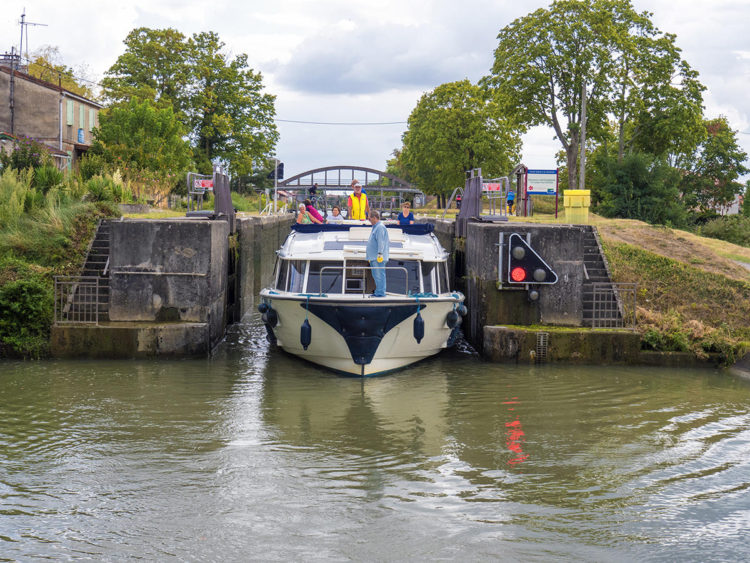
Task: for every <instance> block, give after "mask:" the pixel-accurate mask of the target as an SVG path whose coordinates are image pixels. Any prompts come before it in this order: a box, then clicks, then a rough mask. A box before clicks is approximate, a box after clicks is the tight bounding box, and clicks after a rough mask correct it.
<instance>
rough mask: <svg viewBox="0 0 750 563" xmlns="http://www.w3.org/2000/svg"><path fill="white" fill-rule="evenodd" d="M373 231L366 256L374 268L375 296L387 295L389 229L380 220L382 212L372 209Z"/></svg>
mask: <svg viewBox="0 0 750 563" xmlns="http://www.w3.org/2000/svg"><path fill="white" fill-rule="evenodd" d="M370 223H371V224H372V232H370V238H369V239H368V240H367V251H366V254H365V257H366V258H367V261H368V262H369V263H370V267H371V268H372V279H373V280H375V293H373V294H372V296H373V297H385V266H386V264H388V243H389V240H388V229H386V228H385V224H384V223H382V222H381V221H380V213H378V212H377V211H376V210H375V209H370Z"/></svg>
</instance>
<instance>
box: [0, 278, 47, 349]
mask: <svg viewBox="0 0 750 563" xmlns="http://www.w3.org/2000/svg"><path fill="white" fill-rule="evenodd" d="M52 312H53V300H52V290H51V288H50V286H49V285H47V284H44V283H43V282H41V281H40V280H36V279H28V280H26V279H25V280H17V281H13V282H10V283H8V284H6V285H4V286H2V287H0V344H2V346H3V347H4V348H6V349H7V350H9V351H10V352H12V353H13V354H14V355H18V356H24V357H34V358H38V357H40V356H42V355H44V354H45V352H46V350H47V346H48V339H49V330H50V325H51V323H52Z"/></svg>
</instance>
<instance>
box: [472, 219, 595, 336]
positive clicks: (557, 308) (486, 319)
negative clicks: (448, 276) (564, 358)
mask: <svg viewBox="0 0 750 563" xmlns="http://www.w3.org/2000/svg"><path fill="white" fill-rule="evenodd" d="M587 228H588V227H585V226H578V225H531V224H519V223H481V222H473V223H469V224H468V225H467V235H466V239H465V241H464V245H463V254H464V256H463V258H462V260H463V262H464V264H465V266H464V279H463V286H464V287H465V293H466V300H467V307H468V309H469V314H468V316H467V318H466V320H465V322H464V333H465V334H466V336H467V338H468V339H469V341H470V342H472V344H474V345H475V346H476V347H478V348H480V349H481V348H482V347H483V346H484V332H483V331H484V327H485V326H488V325H490V326H491V325H499V324H503V325H505V324H510V325H534V324H545V325H559V326H581V324H582V321H583V300H582V288H583V281H584V270H583V239H584V232H585V229H587ZM501 233H502V235H503V238H504V240H505V241H507V239H508V237H509V236H510V235H511V234H512V233H518V234H520V235H521V236H522V237H524V239H526V237H527V235H530V239H531V247H532V248H533V249H534V250H535V251H536V252H537V254H539V255H540V256H541V257H542V258H543V259H544V261H545V262H547V264H549V266H550V267H551V268H552V269H553V270H554V271H555V273H557V276H558V282H557V283H556V284H554V285H537V286H535V287H536V288H537V289H538V290H539V294H540V297H539V300H538V301H536V302H532V301H530V300H529V298H528V292H527V290H526V289H525V287H520V288H518V289H516V288H509V287H508V285H507V284H505V285H504V286H503V289H498V249H499V248H500V246H499V243H500V234H501ZM460 253H461V252H460V250H458V251H457V254H460ZM503 258H504V260H503V268H506V267H507V259H506V258H505V256H504V257H503ZM457 260H461V258H457Z"/></svg>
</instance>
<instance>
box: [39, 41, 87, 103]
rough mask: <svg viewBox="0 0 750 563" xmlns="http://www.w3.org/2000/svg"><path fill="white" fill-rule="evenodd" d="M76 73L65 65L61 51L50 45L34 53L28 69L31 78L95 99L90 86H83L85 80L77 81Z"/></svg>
mask: <svg viewBox="0 0 750 563" xmlns="http://www.w3.org/2000/svg"><path fill="white" fill-rule="evenodd" d="M74 72H75V71H74V70H73V69H72V68H70V67H68V66H66V65H65V64H63V62H62V56H61V55H60V49H59V48H58V47H52V46H49V45H47V46H44V47H42V48H41V49H38V50H37V51H35V52H34V54H33V55H32V59H31V62H30V63H29V69H28V73H29V75H30V76H34V77H35V78H39V79H40V80H44V81H45V82H50V83H52V84H58V85H60V86H62V87H63V88H65V89H66V90H69V91H71V92H73V93H74V94H78V95H79V96H83V97H84V98H88V99H94V92H93V91H92V90H91V88H90V87H89V86H87V85H86V84H82V82H84V80H82V79H77V78H76V77H75V76H74ZM78 74H83V71H79V72H78Z"/></svg>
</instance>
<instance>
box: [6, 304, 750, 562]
mask: <svg viewBox="0 0 750 563" xmlns="http://www.w3.org/2000/svg"><path fill="white" fill-rule="evenodd" d="M749 454H750V384H749V383H748V382H746V381H744V380H741V379H737V378H735V377H733V376H731V375H729V374H727V373H724V372H721V371H714V370H686V369H681V370H673V369H649V368H619V367H607V368H605V367H561V366H554V365H545V366H534V365H497V364H488V363H484V362H482V361H481V360H480V359H478V358H477V357H476V356H473V355H470V354H467V353H462V352H456V351H453V352H447V353H444V354H442V355H440V356H438V357H436V358H433V359H429V360H427V361H424V362H422V363H420V364H418V365H417V366H414V367H412V368H410V369H407V370H404V371H401V372H398V373H396V374H393V375H389V376H386V377H381V378H373V379H368V380H364V381H362V380H359V379H354V378H343V377H338V376H335V375H332V374H330V373H328V372H326V371H324V370H322V369H318V368H315V367H312V366H310V365H308V364H305V363H303V362H301V361H299V360H297V359H295V358H292V357H290V356H287V355H286V354H284V353H283V352H280V351H276V350H270V349H269V348H268V345H267V344H266V342H265V331H264V329H263V327H262V326H261V325H260V323H259V321H258V319H257V316H253V317H252V318H250V319H249V320H248V321H247V322H245V323H243V324H240V325H237V326H235V327H233V328H232V332H231V334H230V335H229V337H228V339H227V342H226V343H224V344H222V346H221V348H220V350H219V352H218V353H217V354H216V355H215V356H214V357H213V358H212V359H210V360H190V361H149V362H145V361H144V362H139V361H122V362H120V361H111V362H102V361H78V362H73V361H66V362H62V361H54V362H10V363H9V362H5V363H0V560H19V561H28V560H36V559H43V558H52V559H63V560H71V559H72V560H75V559H93V560H102V559H103V560H121V559H131V558H132V559H137V558H142V559H145V560H152V561H153V560H159V561H163V560H185V561H197V560H201V561H203V560H214V561H233V560H264V561H267V560H298V561H308V560H321V559H326V560H340V561H345V560H352V559H355V560H378V561H394V560H441V559H443V560H444V559H449V560H453V559H461V560H471V561H481V560H494V559H502V560H508V561H534V560H548V559H555V558H560V559H565V560H585V561H604V560H606V561H638V560H643V559H646V560H680V561H682V560H694V561H727V560H732V561H737V560H748V559H749V558H750V547H749V546H748V538H749V537H750V534H749V529H750V495H749V494H748V488H750V455H749Z"/></svg>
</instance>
